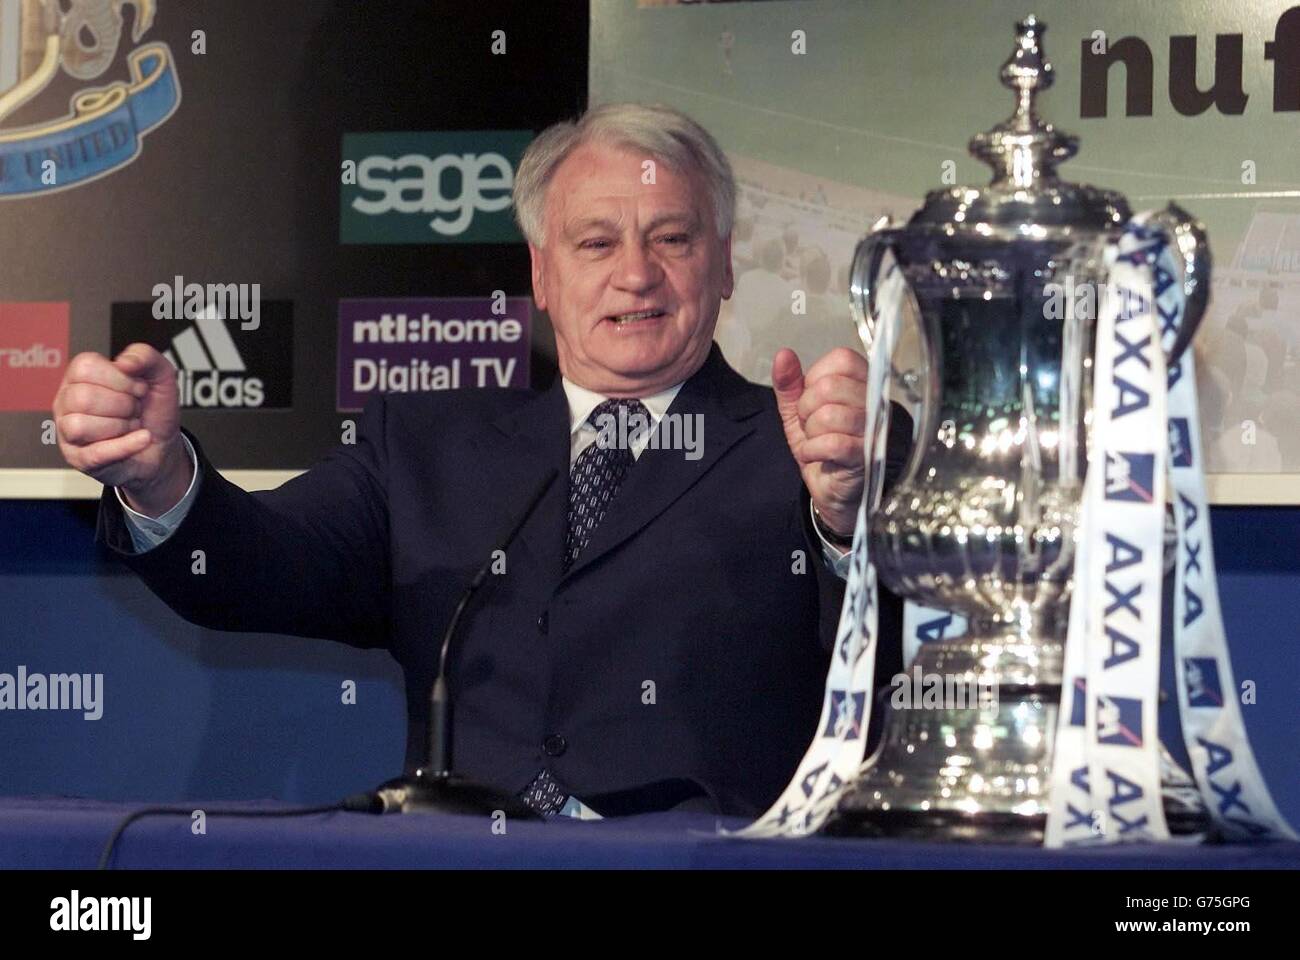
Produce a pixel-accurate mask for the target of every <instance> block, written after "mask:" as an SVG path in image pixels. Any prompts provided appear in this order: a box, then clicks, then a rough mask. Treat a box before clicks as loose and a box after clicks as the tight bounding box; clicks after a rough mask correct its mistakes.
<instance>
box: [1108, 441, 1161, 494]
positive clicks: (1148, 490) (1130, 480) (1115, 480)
mask: <svg viewBox="0 0 1300 960" xmlns="http://www.w3.org/2000/svg"><path fill="white" fill-rule="evenodd" d="M1105 479H1106V499H1107V500H1128V501H1134V502H1137V503H1150V502H1151V501H1152V500H1153V499H1154V498H1155V493H1154V492H1153V490H1152V486H1153V484H1154V480H1155V455H1154V454H1151V453H1123V452H1121V451H1119V450H1107V451H1106V472H1105Z"/></svg>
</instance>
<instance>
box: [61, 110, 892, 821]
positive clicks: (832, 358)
mask: <svg viewBox="0 0 1300 960" xmlns="http://www.w3.org/2000/svg"><path fill="white" fill-rule="evenodd" d="M515 201H516V208H517V213H518V217H519V221H520V224H521V226H522V228H523V231H524V234H525V236H526V237H527V239H528V244H529V250H530V251H531V255H532V280H533V291H534V295H535V297H536V300H537V304H538V306H539V307H540V308H542V309H544V310H546V311H547V312H548V313H549V315H550V318H551V321H552V324H553V325H554V328H555V337H556V351H557V355H558V360H559V367H560V373H561V377H560V379H559V380H558V381H557V382H556V383H555V384H554V386H552V387H551V388H550V389H548V390H544V391H542V392H530V391H493V390H484V391H461V392H455V393H442V394H425V395H401V396H387V397H383V396H381V397H376V398H375V399H374V400H373V401H371V403H370V405H369V406H368V407H367V409H366V411H365V413H364V415H363V417H362V420H361V423H360V427H359V431H358V440H357V443H356V444H355V445H351V446H344V447H341V448H339V449H337V450H335V451H334V452H333V453H331V454H330V455H329V456H328V457H326V458H325V459H324V460H323V461H321V462H320V463H318V464H316V465H315V466H313V467H312V468H311V469H310V470H309V471H307V472H306V473H305V474H303V475H302V476H300V477H297V478H295V479H294V480H292V481H290V482H288V483H286V484H284V485H283V486H282V487H280V488H279V489H277V490H274V491H269V492H263V493H253V494H250V493H246V492H245V491H243V490H240V489H238V488H237V487H235V486H233V485H232V484H230V483H229V482H227V481H226V480H225V479H223V478H222V477H221V475H220V474H219V473H217V471H216V470H214V469H213V467H212V465H211V464H210V463H209V462H208V460H207V459H206V458H205V456H204V454H203V450H202V447H201V446H200V444H199V441H198V439H197V438H196V437H195V436H193V435H192V434H190V433H189V432H188V431H185V430H182V429H181V428H180V426H179V422H178V414H177V393H176V381H175V375H174V371H173V369H172V367H171V366H170V365H169V364H168V363H167V362H166V361H165V360H164V358H163V357H161V356H160V355H159V354H158V352H157V351H155V350H154V349H152V348H150V347H149V346H146V345H144V344H133V345H132V346H130V347H128V348H127V349H126V350H125V351H123V352H122V354H121V355H119V356H118V357H117V358H115V359H113V360H112V361H110V360H108V359H107V358H104V357H101V356H98V355H94V354H82V355H80V356H78V357H77V358H75V359H74V360H73V362H72V363H71V364H70V366H69V370H68V375H67V378H66V380H65V382H64V384H63V386H62V387H61V389H60V391H59V395H58V397H57V399H56V402H55V412H56V415H57V423H58V427H59V434H60V443H61V445H62V451H63V453H64V456H65V457H66V458H67V460H68V462H69V463H70V464H72V465H73V466H74V467H76V468H77V469H80V470H83V471H84V472H86V473H88V474H90V475H91V476H92V477H95V478H96V479H98V480H100V481H102V482H103V483H104V484H105V485H106V489H105V494H104V499H103V502H102V508H101V512H100V525H99V535H100V537H101V539H102V540H103V541H104V542H105V543H107V545H108V546H109V547H110V548H111V549H112V550H114V551H115V552H116V553H118V554H119V555H120V556H121V557H122V559H123V560H124V561H125V562H126V563H127V564H128V565H129V566H130V567H131V568H132V569H134V570H135V571H136V572H137V573H138V574H139V575H140V576H141V577H143V578H144V580H145V582H146V583H147V584H148V585H149V587H150V588H151V589H152V590H153V591H154V592H155V593H157V594H158V596H160V597H161V598H162V599H163V600H164V601H165V602H166V603H167V604H169V605H170V606H171V607H172V609H174V610H175V611H177V612H178V613H179V614H180V615H181V616H183V617H185V618H186V619H188V620H190V621H192V622H194V623H197V624H201V625H203V626H207V627H212V628H215V629H220V630H245V631H266V632H272V633H286V634H296V635H303V636H311V637H323V638H327V639H332V640H338V641H342V642H344V643H349V644H353V645H357V646H363V647H368V646H383V647H386V648H387V649H388V650H390V651H391V652H392V655H393V656H394V657H395V658H396V659H397V660H398V662H399V663H400V664H401V665H402V667H403V669H404V672H405V676H406V684H407V707H408V717H409V725H408V741H407V766H408V769H410V768H413V767H414V766H416V765H418V764H419V763H420V762H421V760H422V759H423V747H422V745H423V743H424V740H425V729H426V724H427V718H428V691H429V688H430V684H431V683H432V681H433V680H434V678H435V675H436V673H437V670H438V644H437V638H438V637H439V635H440V633H441V632H442V630H443V627H444V625H445V624H446V622H447V620H448V618H449V617H450V616H451V613H452V609H453V607H454V605H455V603H456V601H457V599H458V597H459V595H460V594H461V592H462V590H463V589H464V587H465V585H466V583H467V581H468V580H469V578H470V577H471V576H472V574H473V572H474V570H475V568H476V567H477V566H478V565H479V564H480V563H481V562H482V561H483V559H484V558H485V557H486V556H487V555H488V554H489V551H490V550H491V549H492V547H493V546H494V545H495V544H496V543H497V542H498V541H499V540H500V538H501V537H502V535H503V533H504V532H505V530H507V529H509V527H510V525H511V524H512V523H513V522H514V520H515V519H516V518H517V517H518V516H519V515H520V513H521V511H522V509H523V505H524V503H525V502H526V501H527V500H528V499H529V497H530V496H531V495H532V494H533V492H534V491H535V490H536V489H537V488H538V487H539V486H540V484H541V481H542V479H543V478H544V477H545V476H546V475H547V474H548V473H549V472H550V471H552V470H555V471H558V475H559V477H560V479H559V480H557V481H556V482H555V483H553V484H552V485H551V486H550V488H549V491H548V492H547V493H546V494H545V496H544V497H543V499H542V500H541V501H540V504H539V506H538V508H537V509H536V510H535V511H534V513H533V515H532V516H531V518H530V519H529V521H528V522H527V523H526V524H525V526H524V527H523V529H522V531H521V533H520V535H519V537H518V538H517V540H516V541H515V543H514V545H513V546H512V547H511V549H510V550H509V553H508V555H507V557H506V558H505V560H506V562H505V564H504V568H503V570H498V573H497V575H496V576H494V577H492V578H491V579H490V581H489V583H488V584H487V586H486V587H485V589H484V591H483V593H482V594H480V595H479V597H478V598H477V599H476V602H475V605H474V607H473V608H471V610H470V611H469V613H468V614H467V616H466V619H465V620H464V621H463V622H462V632H461V637H460V642H459V645H458V650H457V655H456V656H455V657H454V658H453V661H452V662H451V663H450V664H449V666H448V683H449V686H450V689H451V693H452V695H453V697H454V701H455V704H456V723H455V728H454V729H455V732H454V751H455V757H456V762H457V767H458V770H459V771H460V772H461V773H462V774H466V775H468V776H471V777H474V778H477V779H479V780H482V781H486V782H487V783H490V784H492V785H495V786H496V787H498V788H501V789H505V790H508V791H511V792H514V793H517V794H519V795H520V796H521V797H523V798H524V799H525V800H526V801H527V802H528V803H529V804H530V805H531V806H533V807H534V808H535V809H537V810H539V811H543V812H574V811H581V812H583V813H584V814H585V813H586V812H587V811H595V813H597V814H601V815H610V814H619V813H630V812H637V811H645V810H655V809H665V808H671V807H683V808H701V809H711V810H714V811H716V812H719V813H737V814H750V813H754V812H755V811H757V810H759V809H760V808H761V807H763V806H764V805H765V804H766V803H768V802H769V801H770V800H772V799H773V798H774V797H775V796H776V794H777V793H778V792H779V790H780V788H781V787H782V786H783V785H784V782H785V780H786V779H787V778H788V777H789V776H790V775H791V773H792V771H793V770H794V767H795V765H796V763H797V761H798V759H799V757H800V755H801V754H802V751H803V749H804V747H805V746H806V744H807V743H808V741H809V740H810V738H811V737H812V735H813V732H814V727H815V725H816V722H817V717H818V711H819V705H820V700H821V687H822V683H823V679H824V676H825V671H826V664H827V650H828V648H829V644H830V640H831V636H832V633H833V631H834V626H835V623H836V621H837V619H838V615H839V608H840V602H841V596H842V589H843V588H842V581H841V580H840V578H839V577H838V576H837V575H836V572H835V567H836V565H837V562H838V561H839V560H840V559H842V555H843V553H844V549H845V544H846V539H847V537H848V535H849V534H850V533H851V531H852V527H853V520H854V516H855V512H856V510H857V505H858V500H859V497H860V495H861V492H862V486H863V463H862V431H863V396H864V384H865V376H866V369H865V362H864V361H863V360H862V358H861V357H859V356H857V355H856V354H853V353H852V352H851V351H847V350H845V351H840V352H836V353H833V354H830V355H828V356H826V357H824V358H823V359H822V360H820V361H818V363H817V364H816V365H814V366H813V367H812V368H811V369H810V370H809V371H808V374H807V375H806V376H805V375H804V374H803V373H802V371H801V369H800V366H799V362H798V359H797V358H796V357H795V356H794V354H793V352H791V351H783V352H782V353H781V354H780V355H778V356H777V357H776V360H775V362H774V369H773V382H774V383H775V384H776V389H775V393H774V392H773V391H772V390H769V389H766V388H762V387H758V386H756V385H754V384H751V383H749V382H747V381H745V380H744V379H742V378H741V377H740V376H739V375H738V374H736V373H735V372H734V371H733V370H732V369H731V368H730V367H728V365H727V363H726V361H725V360H724V359H723V357H722V355H721V352H720V351H719V350H718V349H717V347H716V346H714V344H713V342H712V340H713V330H714V325H715V323H716V321H717V317H718V309H719V304H720V302H721V300H722V298H724V297H728V296H730V294H731V290H732V267H731V257H730V243H731V225H732V216H733V210H734V205H735V185H734V182H733V180H732V176H731V171H730V168H729V166H728V163H727V160H726V158H725V157H724V155H723V154H722V152H721V151H720V149H719V148H718V146H717V144H716V143H715V142H714V141H713V139H712V138H711V137H710V136H709V135H708V134H707V133H706V132H705V131H704V130H703V129H701V128H700V127H699V126H698V125H697V124H695V123H694V122H693V121H691V120H690V119H689V118H687V117H685V116H683V115H681V114H680V113H677V112H676V111H673V110H669V109H665V108H659V107H645V106H637V105H632V104H622V105H611V106H604V107H600V108H597V109H594V110H592V111H590V112H589V113H587V114H586V115H585V116H584V117H582V118H581V119H580V120H579V121H578V122H576V123H562V124H558V125H556V126H554V127H551V128H550V129H548V130H547V131H545V132H544V133H543V134H542V135H541V136H539V137H538V138H537V140H536V141H535V142H534V143H533V144H532V145H531V146H530V148H529V150H528V152H527V153H526V155H525V156H524V158H523V160H522V162H521V163H520V167H519V171H518V176H517V179H516V187H515ZM896 419H897V420H898V422H899V426H898V428H897V435H896V436H895V437H893V438H892V441H891V456H890V460H891V470H890V472H891V474H892V473H894V472H896V471H897V470H898V468H899V466H900V465H901V457H902V452H903V449H904V448H905V446H906V443H907V441H908V440H909V439H910V428H909V427H908V426H907V425H906V424H905V423H903V422H902V418H901V417H900V418H896ZM637 422H641V423H644V424H647V425H650V426H653V427H654V428H655V429H656V430H657V431H658V432H657V433H655V434H650V435H647V432H646V431H645V430H641V431H637V430H633V431H632V432H631V433H630V434H628V433H625V432H624V431H623V430H613V431H605V429H604V428H605V427H606V426H608V425H610V424H628V423H632V424H635V423H637ZM669 424H672V425H673V426H674V427H675V430H670V431H667V435H664V434H665V431H664V429H663V428H665V427H666V426H667V425H669ZM688 436H690V437H693V438H694V440H693V441H692V443H691V444H690V446H689V447H685V445H683V444H678V446H680V447H683V448H679V449H674V448H673V447H674V445H675V444H674V443H673V442H671V437H678V438H679V439H680V438H683V437H688ZM657 441H662V442H657ZM791 454H793V456H792V455H791ZM195 550H203V551H204V552H205V555H206V573H205V574H204V575H203V576H195V575H192V574H191V572H190V568H191V563H192V560H191V556H192V553H193V551H195ZM840 565H841V566H842V564H840ZM891 613H892V617H891ZM896 617H897V612H896V611H891V610H888V609H887V610H886V611H885V627H884V629H886V630H890V629H892V630H894V631H896V630H897V626H896V623H894V624H893V625H892V626H891V625H890V624H891V620H895V621H896ZM882 646H885V647H888V646H889V645H888V644H885V645H882ZM885 675H886V676H887V675H888V673H886V674H885Z"/></svg>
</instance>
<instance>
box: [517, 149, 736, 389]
mask: <svg viewBox="0 0 1300 960" xmlns="http://www.w3.org/2000/svg"><path fill="white" fill-rule="evenodd" d="M648 159H649V158H648V157H646V156H645V155H643V154H640V153H636V152H633V151H629V150H624V149H620V148H618V147H610V146H604V145H599V144H587V145H584V146H582V147H579V148H578V149H577V150H575V151H574V152H573V153H571V154H570V155H569V156H568V157H567V158H566V159H565V160H564V162H563V163H562V164H560V166H559V167H558V168H557V169H556V171H555V174H554V175H553V176H552V178H551V182H550V185H549V187H548V189H547V191H546V207H545V220H544V229H545V245H544V246H543V247H542V248H540V249H539V248H537V247H534V246H533V245H531V244H529V251H530V253H531V255H532V265H533V296H534V297H535V298H536V300H537V305H538V306H539V307H540V308H541V309H543V310H546V311H548V312H549V313H550V316H551V323H552V324H553V325H554V327H555V345H556V352H557V354H558V357H559V362H560V372H561V373H562V374H563V375H564V376H565V377H567V378H568V379H569V380H571V381H573V382H574V383H577V384H579V385H580V386H584V387H586V388H588V389H589V390H595V391H596V392H598V393H603V394H605V395H607V396H629V397H643V396H648V395H650V394H653V393H658V392H659V391H660V390H665V389H667V388H668V387H671V386H672V385H673V384H675V383H680V382H681V381H682V380H685V379H686V378H687V377H689V376H690V375H691V374H693V373H694V372H695V371H696V370H698V369H699V367H700V364H702V363H703V362H704V358H705V357H706V356H707V355H708V352H709V346H710V344H711V343H712V341H713V328H714V326H715V325H716V324H717V321H718V307H719V306H720V304H721V302H722V300H724V299H725V298H727V297H730V296H731V290H732V286H733V278H732V272H731V238H730V237H719V236H718V235H717V228H716V226H715V225H714V216H713V210H712V207H711V206H710V203H709V199H708V196H707V195H706V192H705V188H704V186H703V183H702V181H701V180H700V179H699V178H698V177H697V176H692V175H689V174H686V173H683V172H681V171H676V170H672V169H670V168H668V167H666V166H665V165H664V164H662V163H656V164H655V166H654V181H655V182H654V183H643V182H642V179H643V175H644V174H645V169H644V168H643V163H644V161H646V160H648Z"/></svg>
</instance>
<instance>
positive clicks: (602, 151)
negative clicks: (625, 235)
mask: <svg viewBox="0 0 1300 960" xmlns="http://www.w3.org/2000/svg"><path fill="white" fill-rule="evenodd" d="M711 212H712V211H711V208H710V203H709V198H708V193H707V191H706V189H705V187H704V181H703V178H702V177H701V176H700V175H699V174H698V173H697V172H695V171H691V170H686V171H683V170H682V169H681V168H679V167H674V166H671V165H669V164H667V163H664V162H663V161H662V160H660V159H658V158H656V157H654V156H652V155H650V154H648V153H645V152H643V151H638V150H635V149H630V148H626V147H616V146H608V145H605V144H584V145H583V146H581V147H579V148H577V149H576V150H574V151H573V153H571V154H569V156H567V157H566V158H565V159H564V161H563V162H562V163H561V164H560V165H559V166H558V167H557V168H556V170H555V173H554V175H553V176H552V177H551V182H550V185H549V186H548V188H547V191H546V221H545V224H546V231H547V234H548V235H550V233H551V232H552V230H553V229H558V230H559V231H561V232H564V231H567V230H569V229H571V228H572V227H573V226H574V225H575V224H578V223H585V222H590V221H593V220H611V221H614V222H617V223H624V222H626V220H627V218H628V217H635V218H636V219H637V220H638V221H639V222H641V223H642V225H644V224H645V223H647V222H649V221H651V220H654V221H659V222H662V221H664V220H665V219H667V218H674V219H681V220H688V221H690V222H692V223H695V224H707V223H708V222H709V218H710V215H711Z"/></svg>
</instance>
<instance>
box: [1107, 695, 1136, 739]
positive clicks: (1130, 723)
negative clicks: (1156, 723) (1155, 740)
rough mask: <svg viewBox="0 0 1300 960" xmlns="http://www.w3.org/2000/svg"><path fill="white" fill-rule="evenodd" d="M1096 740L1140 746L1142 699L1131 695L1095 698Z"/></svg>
mask: <svg viewBox="0 0 1300 960" xmlns="http://www.w3.org/2000/svg"><path fill="white" fill-rule="evenodd" d="M1097 742H1098V743H1110V744H1115V745H1116V746H1121V747H1140V746H1142V701H1141V700H1138V699H1136V698H1133V697H1107V696H1099V697H1098V698H1097Z"/></svg>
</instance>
